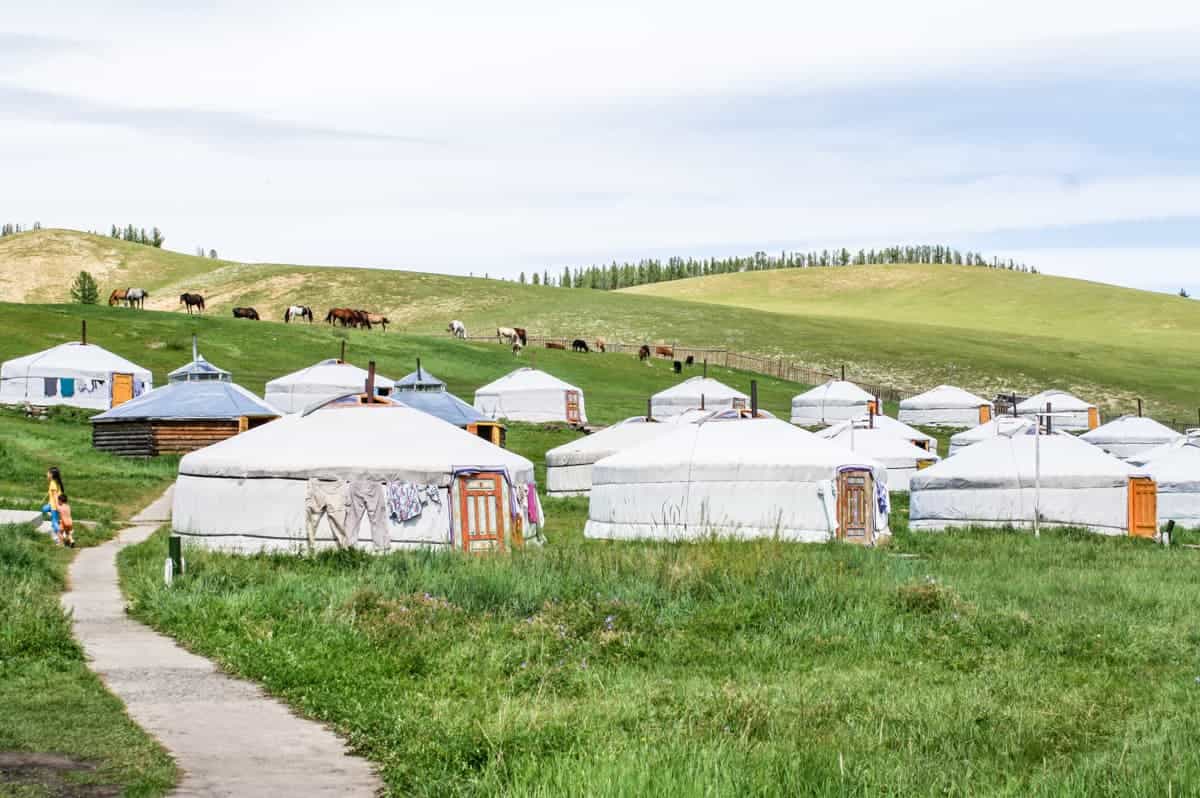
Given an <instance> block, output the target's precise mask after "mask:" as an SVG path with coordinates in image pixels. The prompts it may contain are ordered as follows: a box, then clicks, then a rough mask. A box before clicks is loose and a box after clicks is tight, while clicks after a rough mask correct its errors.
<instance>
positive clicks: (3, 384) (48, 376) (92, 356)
mask: <svg viewBox="0 0 1200 798" xmlns="http://www.w3.org/2000/svg"><path fill="white" fill-rule="evenodd" d="M153 387H154V376H153V375H152V374H151V373H150V370H149V369H145V368H142V367H141V366H139V365H138V364H136V363H133V362H131V361H128V360H126V359H125V358H123V357H121V356H120V355H114V354H113V353H112V352H109V351H108V350H107V349H104V348H103V347H99V346H96V345H95V344H87V343H67V344H59V345H58V346H55V347H52V348H50V349H46V350H44V351H41V352H35V353H33V354H32V355H25V356H24V357H18V358H15V359H13V360H9V361H6V362H5V363H4V364H3V365H0V404H9V405H13V404H24V403H25V402H28V403H30V404H32V405H38V406H48V405H69V406H71V407H82V408H87V409H90V410H109V409H111V408H113V407H117V406H118V405H121V404H123V403H125V402H128V401H129V400H130V399H133V398H134V397H136V396H141V395H142V394H143V393H145V392H147V391H149V390H150V389H151V388H153Z"/></svg>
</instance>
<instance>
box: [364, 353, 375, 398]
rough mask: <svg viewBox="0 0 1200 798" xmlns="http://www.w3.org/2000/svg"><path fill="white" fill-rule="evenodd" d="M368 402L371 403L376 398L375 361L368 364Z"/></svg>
mask: <svg viewBox="0 0 1200 798" xmlns="http://www.w3.org/2000/svg"><path fill="white" fill-rule="evenodd" d="M366 392H367V402H368V403H370V402H371V401H372V399H374V397H375V361H374V360H372V361H371V362H369V363H367V386H366Z"/></svg>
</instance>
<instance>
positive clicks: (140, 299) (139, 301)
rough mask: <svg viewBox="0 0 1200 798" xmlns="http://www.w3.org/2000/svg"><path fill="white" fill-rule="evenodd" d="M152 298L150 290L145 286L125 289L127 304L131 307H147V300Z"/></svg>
mask: <svg viewBox="0 0 1200 798" xmlns="http://www.w3.org/2000/svg"><path fill="white" fill-rule="evenodd" d="M149 298H150V292H149V291H147V290H146V289H145V288H126V289H125V304H127V305H129V307H131V308H138V309H139V310H141V309H143V308H145V307H146V300H147V299H149Z"/></svg>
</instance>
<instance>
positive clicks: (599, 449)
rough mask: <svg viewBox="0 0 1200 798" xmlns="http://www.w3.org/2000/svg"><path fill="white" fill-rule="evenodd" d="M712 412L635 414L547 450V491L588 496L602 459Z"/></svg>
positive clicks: (558, 494)
mask: <svg viewBox="0 0 1200 798" xmlns="http://www.w3.org/2000/svg"><path fill="white" fill-rule="evenodd" d="M708 415H710V414H709V413H707V412H705V411H700V410H689V411H687V412H684V413H680V414H679V415H677V416H671V417H670V418H668V419H667V420H665V421H658V420H654V419H647V418H646V417H645V416H634V417H633V418H630V419H626V420H625V421H622V422H620V423H618V424H613V425H612V426H609V427H605V428H604V429H602V430H600V431H598V432H593V433H592V434H591V435H585V436H584V437H582V438H579V439H577V440H573V441H570V442H568V443H564V444H563V445H562V446H557V447H555V448H553V449H551V450H550V451H548V452H546V494H547V495H548V496H587V495H588V493H589V492H590V491H591V489H592V466H593V465H594V464H595V463H596V462H597V461H598V460H603V459H604V458H605V457H608V456H610V455H614V454H616V453H617V452H620V451H623V450H625V449H629V448H631V447H633V446H640V445H641V444H643V443H645V442H646V441H649V440H653V439H654V438H657V437H659V436H661V435H666V434H667V433H669V432H670V431H671V430H673V429H674V428H675V425H676V424H680V423H688V422H690V421H696V420H698V419H701V418H705V417H707V416H708Z"/></svg>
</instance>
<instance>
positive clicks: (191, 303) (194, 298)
mask: <svg viewBox="0 0 1200 798" xmlns="http://www.w3.org/2000/svg"><path fill="white" fill-rule="evenodd" d="M179 304H181V305H186V306H187V312H188V315H189V316H190V315H192V308H196V312H197V313H203V312H204V297H202V296H200V295H199V294H180V295H179Z"/></svg>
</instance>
